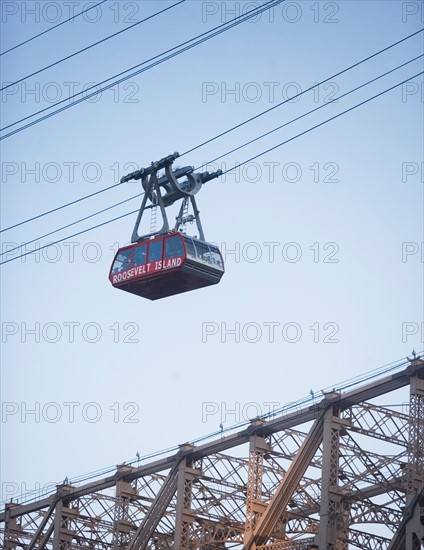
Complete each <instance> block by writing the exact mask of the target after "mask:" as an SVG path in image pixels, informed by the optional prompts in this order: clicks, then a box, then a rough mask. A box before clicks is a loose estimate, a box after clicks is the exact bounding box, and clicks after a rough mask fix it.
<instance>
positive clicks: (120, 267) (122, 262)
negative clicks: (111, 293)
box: [112, 249, 132, 275]
mask: <svg viewBox="0 0 424 550" xmlns="http://www.w3.org/2000/svg"><path fill="white" fill-rule="evenodd" d="M131 252H132V250H131V249H128V250H123V251H122V252H120V253H119V254H118V256H117V257H116V260H115V261H114V263H113V267H112V275H115V273H120V272H121V271H125V270H126V269H129V268H130V264H131Z"/></svg>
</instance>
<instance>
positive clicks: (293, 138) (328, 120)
mask: <svg viewBox="0 0 424 550" xmlns="http://www.w3.org/2000/svg"><path fill="white" fill-rule="evenodd" d="M422 74H424V71H421V72H419V73H417V74H415V75H412V76H410V77H409V78H407V79H405V80H402V81H401V82H398V83H397V84H394V85H393V86H390V87H389V88H386V89H385V90H383V91H382V92H379V93H377V94H375V95H373V96H371V97H369V98H368V99H365V100H364V101H361V102H360V103H357V104H356V105H353V106H352V107H349V108H348V109H345V110H344V111H342V112H340V113H338V114H337V115H334V116H332V117H330V118H328V119H326V120H324V121H323V122H320V123H319V124H316V125H315V126H312V127H311V128H308V129H307V130H304V131H303V132H300V133H299V134H296V135H295V136H293V137H291V138H289V139H287V140H284V141H282V142H281V143H278V144H277V145H274V146H273V147H270V148H269V149H266V150H265V151H262V152H261V153H258V154H257V155H254V156H253V157H250V158H249V159H247V160H245V161H243V162H240V163H237V164H236V165H235V166H233V167H232V168H229V169H228V170H225V172H223V174H222V175H224V174H226V173H228V172H230V171H232V170H234V169H236V168H238V167H240V166H243V165H245V164H247V163H248V162H251V161H252V160H256V159H257V158H259V157H261V156H263V155H265V154H267V153H269V152H270V151H274V150H275V149H278V148H279V147H282V146H283V145H285V144H286V143H289V142H291V141H294V140H295V139H297V138H299V137H301V136H303V135H305V134H308V133H309V132H312V131H313V130H316V129H317V128H320V127H321V126H324V125H325V124H327V123H328V122H331V121H333V120H335V119H337V118H339V117H341V116H342V115H345V114H346V113H349V112H351V111H353V110H354V109H357V108H358V107H361V106H362V105H365V104H367V103H369V102H370V101H373V100H374V99H376V98H378V97H381V96H382V95H384V94H386V93H388V92H390V91H392V90H394V89H396V88H398V87H399V86H402V85H403V84H405V83H406V82H409V81H410V80H412V79H413V78H416V77H418V76H421V75H422ZM129 200H130V199H129ZM138 211H139V210H138V209H137V210H133V211H131V212H127V213H126V214H123V215H121V216H117V217H116V218H113V219H111V220H108V221H105V222H102V223H100V224H97V225H95V226H93V227H89V228H87V229H83V230H82V231H79V232H77V233H74V234H73V235H69V236H67V237H64V238H62V239H58V240H57V241H54V242H53V243H48V244H46V245H43V246H41V247H39V248H37V249H36V250H31V251H29V252H25V253H24V254H20V255H19V256H15V257H13V258H9V259H8V260H4V261H3V262H0V265H3V264H6V263H9V262H12V261H14V260H18V259H19V258H23V257H25V256H28V255H29V254H34V253H35V252H38V251H39V250H43V249H45V248H48V247H49V246H53V245H56V244H59V243H61V242H63V241H66V240H67V239H72V238H74V237H77V236H79V235H83V234H84V233H88V232H89V231H93V230H94V229H98V228H99V227H102V226H104V225H108V224H109V223H112V222H114V221H117V220H120V219H122V218H125V217H127V216H130V215H132V214H134V213H136V212H138Z"/></svg>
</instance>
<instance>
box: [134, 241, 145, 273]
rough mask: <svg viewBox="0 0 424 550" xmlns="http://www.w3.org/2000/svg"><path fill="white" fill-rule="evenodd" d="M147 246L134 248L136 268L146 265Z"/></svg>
mask: <svg viewBox="0 0 424 550" xmlns="http://www.w3.org/2000/svg"><path fill="white" fill-rule="evenodd" d="M146 257H147V246H146V245H145V244H143V245H141V246H137V248H134V267H135V266H137V265H142V264H145V263H146Z"/></svg>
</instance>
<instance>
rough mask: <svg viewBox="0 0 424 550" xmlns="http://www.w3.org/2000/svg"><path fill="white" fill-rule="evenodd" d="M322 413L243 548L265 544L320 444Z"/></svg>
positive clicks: (246, 549)
mask: <svg viewBox="0 0 424 550" xmlns="http://www.w3.org/2000/svg"><path fill="white" fill-rule="evenodd" d="M324 414H325V412H322V413H321V414H320V416H319V417H318V418H317V420H316V421H315V422H314V424H313V425H312V428H311V430H310V432H309V434H308V435H307V437H306V438H305V440H304V441H303V443H302V445H301V447H300V449H299V451H298V453H297V454H296V456H295V458H294V459H293V461H292V462H291V464H290V466H289V468H288V469H287V472H286V475H285V476H284V479H283V481H282V482H281V484H280V485H279V487H278V489H277V491H276V493H275V495H274V497H273V499H272V500H271V502H270V504H269V505H268V507H267V509H266V510H265V512H264V513H263V515H262V517H261V518H260V520H259V521H258V524H257V526H256V528H255V531H254V534H253V535H252V536H251V537H250V538H249V539H248V540H247V542H246V543H245V544H244V546H243V550H253V549H254V548H256V545H260V544H265V543H266V540H267V538H268V537H269V536H270V534H271V533H272V531H273V529H274V528H275V526H276V525H277V522H278V521H279V519H280V517H281V515H282V512H283V511H284V510H285V509H286V507H287V504H288V503H289V500H290V499H291V497H292V494H293V492H294V491H295V489H296V487H297V485H298V484H299V482H300V480H301V479H302V477H303V475H304V474H305V472H306V470H307V468H308V466H309V463H310V461H311V460H312V458H313V456H314V454H315V453H316V451H317V450H318V447H319V446H320V444H321V441H322V435H323V418H324Z"/></svg>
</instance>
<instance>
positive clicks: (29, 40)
mask: <svg viewBox="0 0 424 550" xmlns="http://www.w3.org/2000/svg"><path fill="white" fill-rule="evenodd" d="M105 2H107V0H102V1H101V2H98V3H97V4H94V6H90V7H89V8H87V9H86V10H83V11H81V12H79V13H77V14H76V15H73V16H72V17H70V18H69V19H66V20H65V21H62V22H61V23H58V24H57V25H55V26H54V27H50V29H47V30H45V31H43V32H40V33H38V34H36V35H35V36H32V37H31V38H28V40H24V41H23V42H20V43H19V44H16V46H13V47H12V48H9V49H8V50H6V51H4V52H2V53H0V56H2V55H5V54H6V53H9V52H11V51H13V50H16V48H20V47H21V46H23V45H24V44H28V42H31V41H32V40H35V39H36V38H38V37H39V36H42V35H43V34H46V33H48V32H50V31H53V30H54V29H57V27H60V26H61V25H64V24H65V23H68V21H72V20H73V19H76V18H77V17H79V16H80V15H82V14H83V13H86V12H87V11H90V10H93V9H94V8H97V7H98V6H100V4H104V3H105Z"/></svg>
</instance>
